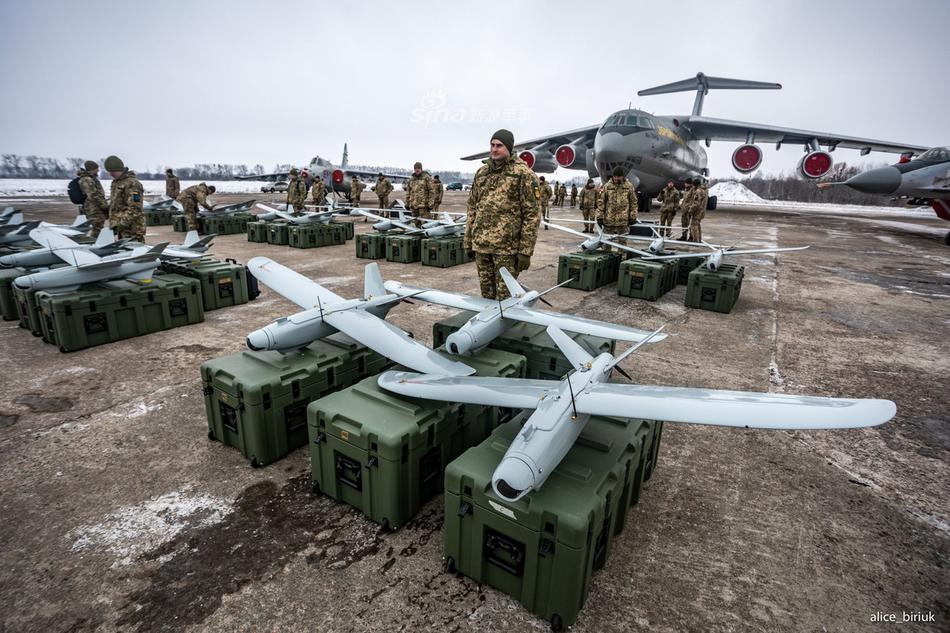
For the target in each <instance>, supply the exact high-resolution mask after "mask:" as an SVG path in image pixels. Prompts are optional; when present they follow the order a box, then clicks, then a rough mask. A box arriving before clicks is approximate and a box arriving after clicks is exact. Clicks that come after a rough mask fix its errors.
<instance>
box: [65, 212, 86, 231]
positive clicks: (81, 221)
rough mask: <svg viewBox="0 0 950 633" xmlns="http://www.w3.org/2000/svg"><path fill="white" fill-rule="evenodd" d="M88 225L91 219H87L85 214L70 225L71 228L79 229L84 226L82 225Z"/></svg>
mask: <svg viewBox="0 0 950 633" xmlns="http://www.w3.org/2000/svg"><path fill="white" fill-rule="evenodd" d="M88 223H89V218H87V217H86V216H85V215H83V214H81V213H80V214H79V215H77V216H76V219H75V220H73V223H72V224H70V225H69V226H72V227H77V228H78V227H80V226H82V225H84V224H88Z"/></svg>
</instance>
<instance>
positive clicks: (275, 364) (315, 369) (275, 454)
mask: <svg viewBox="0 0 950 633" xmlns="http://www.w3.org/2000/svg"><path fill="white" fill-rule="evenodd" d="M388 366H389V361H388V360H387V359H386V358H384V357H383V356H380V355H379V354H377V353H376V352H374V351H372V350H370V349H369V348H367V347H365V346H363V345H360V344H358V343H355V342H353V341H352V340H351V339H349V338H348V337H346V336H343V335H342V334H334V335H332V336H329V337H327V338H324V339H321V340H319V341H314V342H313V343H311V344H310V345H309V346H307V347H306V348H304V349H302V350H300V351H295V352H292V353H290V354H286V355H284V354H281V353H280V352H252V351H245V352H241V353H239V354H233V355H231V356H225V357H222V358H216V359H214V360H211V361H208V362H206V363H205V364H203V365H202V366H201V380H202V383H203V385H204V400H205V413H206V415H207V418H208V437H209V438H211V439H213V440H217V441H219V442H222V443H224V444H226V445H227V446H233V447H235V448H237V449H238V450H239V451H241V454H242V455H244V457H246V458H247V459H248V460H249V461H250V462H251V465H252V466H264V465H266V464H269V463H271V462H273V461H276V460H278V459H280V458H281V457H283V456H285V455H287V454H288V453H289V452H290V451H292V450H294V449H296V448H299V447H301V446H303V445H304V444H306V443H307V405H309V404H310V403H311V402H312V401H314V400H316V399H317V398H320V397H322V396H325V395H326V394H328V393H331V392H333V391H336V390H338V389H343V388H345V387H349V386H350V385H353V384H354V383H356V382H358V381H359V380H362V379H363V378H365V377H367V376H372V375H375V374H377V373H379V372H380V371H383V370H384V369H385V368H386V367H388Z"/></svg>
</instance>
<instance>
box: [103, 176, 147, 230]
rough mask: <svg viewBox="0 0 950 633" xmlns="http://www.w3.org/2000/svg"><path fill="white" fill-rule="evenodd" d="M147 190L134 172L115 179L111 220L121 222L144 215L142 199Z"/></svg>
mask: <svg viewBox="0 0 950 633" xmlns="http://www.w3.org/2000/svg"><path fill="white" fill-rule="evenodd" d="M144 193H145V189H144V188H143V187H142V183H140V182H139V179H138V178H136V177H135V172H134V171H129V170H128V169H126V170H125V172H124V173H123V174H122V175H121V176H119V177H118V178H115V179H113V181H112V189H111V191H110V193H109V218H110V220H111V221H112V222H119V221H120V220H122V219H123V218H127V217H128V216H130V215H132V216H134V215H142V214H143V213H144V212H143V211H142V197H143V194H144Z"/></svg>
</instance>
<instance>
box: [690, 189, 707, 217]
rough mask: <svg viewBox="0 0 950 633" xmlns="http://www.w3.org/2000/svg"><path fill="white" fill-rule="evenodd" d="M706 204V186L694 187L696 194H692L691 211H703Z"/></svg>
mask: <svg viewBox="0 0 950 633" xmlns="http://www.w3.org/2000/svg"><path fill="white" fill-rule="evenodd" d="M707 202H709V188H708V187H706V185H700V186H698V187H696V192H695V193H694V194H693V211H699V210H702V211H705V210H706V203H707Z"/></svg>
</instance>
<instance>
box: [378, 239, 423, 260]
mask: <svg viewBox="0 0 950 633" xmlns="http://www.w3.org/2000/svg"><path fill="white" fill-rule="evenodd" d="M421 259H422V238H421V237H419V236H416V235H387V236H386V261H387V262H399V263H402V264H411V263H412V262H417V261H419V260H421Z"/></svg>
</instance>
